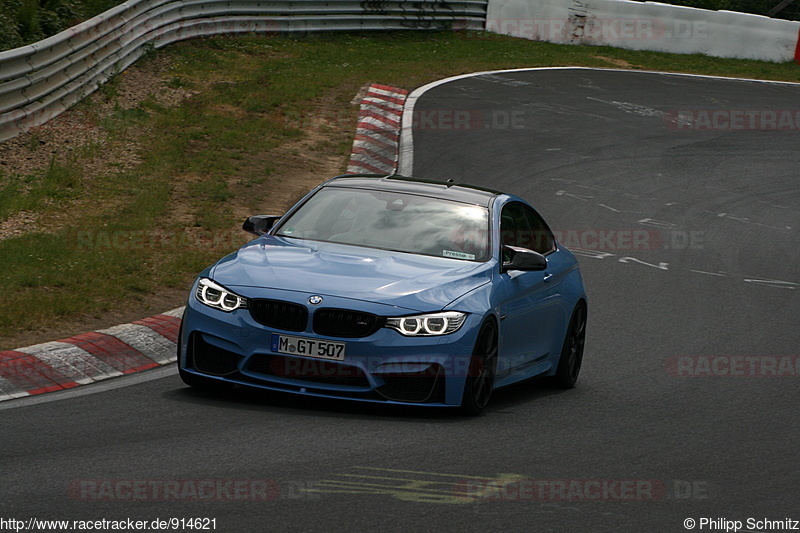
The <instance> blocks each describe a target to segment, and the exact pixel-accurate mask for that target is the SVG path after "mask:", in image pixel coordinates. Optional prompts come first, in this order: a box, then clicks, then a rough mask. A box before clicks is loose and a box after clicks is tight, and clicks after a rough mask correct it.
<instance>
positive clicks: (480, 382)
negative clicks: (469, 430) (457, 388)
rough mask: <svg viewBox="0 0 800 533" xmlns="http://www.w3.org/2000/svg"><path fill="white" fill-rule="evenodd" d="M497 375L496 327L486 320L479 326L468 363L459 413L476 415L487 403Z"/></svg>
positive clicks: (492, 322)
mask: <svg viewBox="0 0 800 533" xmlns="http://www.w3.org/2000/svg"><path fill="white" fill-rule="evenodd" d="M496 375H497V326H496V325H495V323H494V321H492V320H487V321H486V322H484V323H483V325H482V326H481V330H480V333H479V334H478V340H477V341H476V342H475V349H474V350H473V352H472V358H471V359H470V363H469V371H468V373H467V379H466V382H465V383H464V396H463V398H462V399H461V412H462V413H464V414H467V415H473V416H474V415H477V414H479V413H480V412H481V411H482V410H483V408H484V407H486V405H487V404H488V403H489V398H490V397H491V396H492V389H493V388H494V381H495V377H496Z"/></svg>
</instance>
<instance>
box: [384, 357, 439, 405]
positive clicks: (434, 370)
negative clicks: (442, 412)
mask: <svg viewBox="0 0 800 533" xmlns="http://www.w3.org/2000/svg"><path fill="white" fill-rule="evenodd" d="M442 374H443V372H442V367H441V366H439V365H431V366H429V367H428V368H426V369H425V370H423V371H421V372H393V373H387V374H381V377H382V378H383V385H382V386H380V387H378V388H377V389H376V390H377V391H378V393H380V394H381V395H383V396H384V397H386V398H387V399H389V400H395V401H400V402H417V403H422V402H437V401H444V378H441V375H442ZM440 378H441V379H440Z"/></svg>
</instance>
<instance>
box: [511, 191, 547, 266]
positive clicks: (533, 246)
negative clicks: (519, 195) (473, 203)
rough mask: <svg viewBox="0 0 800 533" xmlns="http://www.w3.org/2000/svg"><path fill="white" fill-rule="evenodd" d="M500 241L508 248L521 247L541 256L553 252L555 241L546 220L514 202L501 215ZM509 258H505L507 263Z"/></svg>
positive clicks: (525, 206) (523, 205)
mask: <svg viewBox="0 0 800 533" xmlns="http://www.w3.org/2000/svg"><path fill="white" fill-rule="evenodd" d="M500 241H501V244H503V245H506V246H519V247H520V248H527V249H529V250H533V251H535V252H539V253H540V254H546V253H549V252H552V251H553V250H554V249H555V240H554V239H553V233H552V232H551V231H550V228H548V227H547V224H546V223H545V221H544V219H542V217H540V216H539V214H538V213H537V212H536V211H534V210H533V209H531V208H530V207H528V206H527V205H525V204H521V203H519V202H512V203H510V204H507V205H506V206H505V207H503V211H502V213H501V214H500ZM508 259H509V258H507V257H503V260H504V261H506V260H508Z"/></svg>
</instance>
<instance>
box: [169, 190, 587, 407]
mask: <svg viewBox="0 0 800 533" xmlns="http://www.w3.org/2000/svg"><path fill="white" fill-rule="evenodd" d="M243 229H245V230H246V231H249V232H250V233H253V234H254V235H256V236H257V238H256V239H255V240H253V241H251V242H249V243H248V244H246V245H244V246H242V248H240V249H239V250H238V251H237V252H235V253H233V254H231V255H228V256H227V257H224V258H223V259H221V260H220V261H219V262H218V263H216V264H215V265H213V266H211V267H209V268H207V269H205V270H204V271H203V272H201V273H200V276H199V277H198V279H197V281H196V282H195V283H194V286H193V287H192V290H191V294H190V295H189V300H188V304H187V306H186V311H185V314H184V317H183V323H182V326H181V334H180V339H179V343H178V366H179V371H180V375H181V378H182V379H183V381H184V382H185V383H186V384H188V385H190V386H193V387H199V388H206V389H225V388H228V387H232V386H233V385H235V384H239V385H246V386H251V387H260V388H263V389H270V390H278V391H286V392H290V393H294V394H300V395H308V396H317V397H324V398H345V399H350V400H357V401H363V402H377V403H384V404H420V405H428V406H455V407H460V408H461V409H462V410H463V411H464V412H466V413H470V414H476V413H478V412H480V411H481V410H482V409H483V408H484V407H485V406H486V405H487V403H488V402H489V398H490V396H491V394H492V391H493V390H495V389H497V388H499V387H503V386H506V385H510V384H512V383H516V382H519V381H522V380H525V379H528V378H532V377H534V376H546V377H548V379H549V380H550V381H552V382H553V383H554V384H556V385H557V386H560V387H565V388H571V387H574V386H575V382H576V380H577V378H578V373H579V371H580V368H581V361H582V358H583V348H584V339H585V333H586V318H587V307H586V293H585V291H584V286H583V280H582V278H581V274H580V270H579V269H578V263H577V261H576V259H575V257H574V256H573V254H572V253H571V252H570V251H569V250H567V249H565V248H563V247H562V246H560V245H559V243H558V242H556V240H555V238H554V237H553V233H552V232H551V231H550V228H548V226H547V224H546V223H545V221H544V220H543V219H542V217H541V216H539V214H538V213H537V212H536V211H535V210H534V209H533V208H532V207H531V206H530V205H529V204H528V203H526V202H525V201H524V200H522V199H520V198H518V197H515V196H513V195H509V194H503V193H501V192H498V191H493V190H488V189H483V188H478V187H472V186H468V185H457V184H454V183H451V182H447V183H445V182H435V181H429V180H420V179H412V178H405V177H401V176H396V175H395V176H368V175H344V176H339V177H336V178H333V179H331V180H328V181H326V182H325V183H323V184H322V185H320V186H318V187H317V188H315V189H314V190H312V191H311V192H310V193H308V194H307V195H306V196H305V197H304V198H303V199H302V200H300V202H298V203H297V205H295V206H294V207H292V208H291V209H290V210H289V211H288V212H287V213H286V214H284V215H282V216H267V215H259V216H252V217H250V218H248V219H247V220H246V221H245V223H244V226H243Z"/></svg>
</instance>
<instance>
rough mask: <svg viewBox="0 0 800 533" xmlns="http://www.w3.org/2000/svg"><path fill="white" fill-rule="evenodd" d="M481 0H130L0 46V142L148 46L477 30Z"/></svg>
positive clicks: (60, 108)
mask: <svg viewBox="0 0 800 533" xmlns="http://www.w3.org/2000/svg"><path fill="white" fill-rule="evenodd" d="M487 3H488V0H463V1H443V0H439V1H437V0H417V1H409V0H395V1H383V0H366V1H363V2H358V1H355V0H290V1H281V0H278V1H268V0H263V1H259V0H129V1H128V2H125V3H124V4H121V5H119V6H117V7H114V8H112V9H110V10H108V11H106V12H105V13H102V14H100V15H98V16H96V17H94V18H92V19H90V20H88V21H86V22H84V23H81V24H78V25H77V26H74V27H72V28H69V29H67V30H65V31H63V32H61V33H59V34H57V35H54V36H52V37H49V38H47V39H45V40H43V41H39V42H37V43H34V44H31V45H28V46H23V47H20V48H15V49H13V50H7V51H4V52H0V141H4V140H7V139H10V138H13V137H15V136H17V135H19V134H20V133H22V132H24V131H27V130H28V129H30V128H31V127H34V126H38V125H41V124H44V123H45V122H47V121H48V120H50V119H52V118H54V117H56V116H57V115H59V114H60V113H62V112H64V111H65V110H66V109H69V108H70V107H71V106H73V105H74V104H75V103H77V102H79V101H80V100H81V99H83V98H84V97H85V96H87V95H88V94H90V93H92V92H93V91H95V90H96V89H97V88H98V87H99V86H100V85H102V84H103V83H104V82H105V81H107V80H108V79H109V78H111V77H112V76H114V75H115V74H117V73H118V72H121V71H122V70H124V69H125V68H127V67H128V66H129V65H131V64H132V63H133V62H135V61H136V60H137V59H138V58H139V57H140V56H141V55H142V54H143V53H144V52H145V51H147V50H148V49H149V48H151V47H152V48H160V47H162V46H166V45H167V44H170V43H173V42H176V41H180V40H183V39H189V38H192V37H201V36H208V35H220V34H226V33H289V32H295V33H297V32H318V31H358V30H449V29H476V30H482V29H484V26H485V24H486V11H487Z"/></svg>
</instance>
